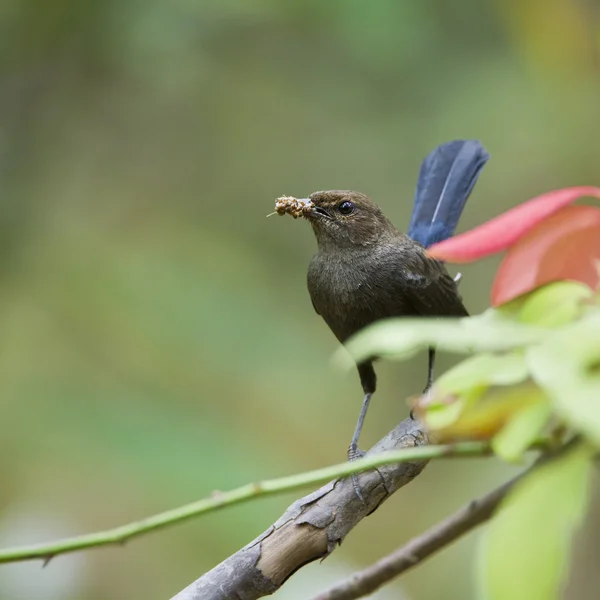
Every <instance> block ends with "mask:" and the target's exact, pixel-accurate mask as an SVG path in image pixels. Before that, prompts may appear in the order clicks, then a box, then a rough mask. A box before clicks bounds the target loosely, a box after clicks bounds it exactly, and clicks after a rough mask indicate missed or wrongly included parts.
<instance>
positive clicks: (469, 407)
mask: <svg viewBox="0 0 600 600" xmlns="http://www.w3.org/2000/svg"><path fill="white" fill-rule="evenodd" d="M543 398H544V393H543V391H542V390H540V388H539V387H537V386H535V385H534V384H533V383H532V382H530V381H528V382H525V383H522V384H519V385H509V386H498V387H492V388H490V389H489V390H487V391H486V392H485V393H483V394H481V397H480V398H477V399H476V401H469V402H467V401H466V400H464V399H463V398H459V399H458V400H456V401H455V402H450V403H448V404H446V405H444V404H443V403H440V404H438V405H434V406H432V407H431V408H428V407H426V406H425V407H424V408H425V410H422V409H421V407H420V406H418V407H417V408H416V409H415V412H416V414H417V415H418V417H419V419H421V420H422V421H424V423H425V424H426V425H427V427H428V428H429V429H430V430H432V431H434V430H435V432H436V438H437V439H439V441H444V442H447V441H454V440H457V439H480V440H482V439H490V438H492V437H493V436H495V435H496V434H497V433H498V432H499V431H500V430H501V429H502V428H503V427H505V426H506V424H507V423H509V422H510V421H511V420H512V419H513V418H514V417H515V415H517V414H518V413H519V412H520V411H521V410H523V409H524V408H525V407H528V406H531V405H532V404H538V403H540V402H541V400H542V399H543ZM424 404H425V402H424Z"/></svg>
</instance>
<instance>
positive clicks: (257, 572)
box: [172, 419, 428, 600]
mask: <svg viewBox="0 0 600 600" xmlns="http://www.w3.org/2000/svg"><path fill="white" fill-rule="evenodd" d="M427 442H428V439H427V435H426V433H425V432H424V431H423V430H422V428H421V425H420V424H419V422H418V421H413V420H411V419H405V420H404V421H402V422H401V423H400V424H399V425H398V426H397V427H395V428H394V429H393V430H392V431H390V433H388V434H387V435H386V436H385V437H384V438H383V439H381V440H380V441H379V442H378V443H377V444H376V445H375V446H373V448H371V449H370V450H369V452H368V454H375V453H378V452H383V451H386V450H394V449H399V448H411V447H415V446H421V445H424V444H427ZM426 464H427V461H416V462H409V463H400V464H396V465H388V466H384V467H379V468H378V469H373V470H371V471H366V472H363V473H361V474H360V475H359V476H358V482H359V486H360V489H361V493H362V496H363V498H364V503H363V501H361V500H360V499H359V498H358V497H357V495H356V493H355V491H354V487H353V485H352V480H351V478H349V477H348V478H345V479H338V480H335V481H331V482H329V483H327V484H325V485H324V486H323V487H321V488H320V489H318V490H317V491H315V492H313V493H311V494H309V495H308V496H305V497H304V498H301V499H300V500H297V501H296V502H294V503H293V504H292V505H291V506H290V507H289V508H288V509H287V510H286V511H285V512H284V513H283V515H282V516H281V517H280V518H279V520H278V521H277V522H276V523H274V524H273V525H272V526H271V527H269V529H267V530H266V531H265V532H263V533H262V534H261V535H259V536H258V537H257V538H256V539H255V540H253V541H252V542H250V543H249V544H248V545H247V546H245V547H244V548H242V549H241V550H239V551H238V552H236V553H235V554H232V555H231V556H230V557H228V558H226V559H225V560H224V561H223V562H222V563H221V564H219V565H217V566H216V567H215V568H214V569H212V570H210V571H209V572H208V573H205V574H204V575H202V576H201V577H200V578H198V579H197V580H196V581H194V582H193V583H191V584H190V585H189V586H188V587H186V588H185V589H184V590H182V591H181V592H179V593H178V594H176V595H175V596H173V598H172V600H255V599H256V598H262V597H264V596H268V595H270V594H272V593H274V592H276V591H277V590H278V589H279V588H280V587H281V586H282V585H283V584H284V583H285V581H286V580H287V579H288V578H289V577H290V576H291V575H292V574H293V573H294V572H295V571H297V570H298V569H300V568H301V567H303V566H304V565H306V564H308V563H310V562H312V561H314V560H317V559H322V558H325V557H326V556H328V555H329V554H330V553H331V552H333V550H334V549H335V548H336V546H338V545H339V544H340V543H341V542H342V540H343V539H344V538H345V537H346V535H348V533H349V532H350V531H351V530H352V528H353V527H355V526H356V525H357V524H358V523H359V522H360V521H361V520H362V519H364V517H366V516H368V515H369V514H371V513H372V512H373V511H375V510H376V509H377V508H379V506H380V505H381V503H382V502H384V501H385V500H386V499H387V498H389V497H390V496H391V495H392V494H393V493H394V492H396V491H397V490H399V489H400V488H401V487H403V486H404V485H406V484H407V483H410V482H411V481H412V480H413V479H414V478H415V477H416V476H417V475H419V473H420V472H421V471H422V470H423V468H424V467H425V465H426Z"/></svg>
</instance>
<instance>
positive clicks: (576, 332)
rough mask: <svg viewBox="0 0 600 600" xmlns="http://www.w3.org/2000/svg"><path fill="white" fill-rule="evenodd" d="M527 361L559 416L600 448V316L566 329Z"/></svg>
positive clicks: (531, 353) (534, 349)
mask: <svg viewBox="0 0 600 600" xmlns="http://www.w3.org/2000/svg"><path fill="white" fill-rule="evenodd" d="M527 361H528V364H529V366H530V368H531V374H532V377H533V378H534V379H535V381H536V382H537V383H538V385H540V386H541V387H542V388H544V389H545V390H546V392H547V393H548V396H549V397H550V398H551V399H552V400H553V402H554V405H555V409H556V412H557V413H558V414H559V415H560V416H561V417H562V418H563V419H564V420H565V421H566V422H567V423H569V424H571V425H572V426H573V427H575V428H576V429H578V430H579V431H581V432H582V433H584V434H585V435H586V436H588V437H589V438H590V439H592V440H593V441H594V442H595V443H596V444H597V445H599V446H600V368H599V366H600V315H598V314H594V315H591V316H590V317H588V318H584V319H582V320H581V321H578V322H577V323H575V324H573V325H571V326H568V327H564V328H562V329H561V330H560V331H557V332H556V334H555V335H552V336H549V338H548V339H547V340H546V342H545V343H544V344H541V345H540V346H537V347H531V348H530V349H529V350H528V351H527Z"/></svg>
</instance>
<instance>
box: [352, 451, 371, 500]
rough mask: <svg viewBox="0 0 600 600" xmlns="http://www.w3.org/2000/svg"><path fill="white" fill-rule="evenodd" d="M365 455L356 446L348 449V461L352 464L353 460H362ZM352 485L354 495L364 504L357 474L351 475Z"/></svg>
mask: <svg viewBox="0 0 600 600" xmlns="http://www.w3.org/2000/svg"><path fill="white" fill-rule="evenodd" d="M366 454H367V453H366V452H365V451H364V450H361V449H360V448H359V447H358V446H357V445H356V444H350V447H349V448H348V460H349V461H350V462H352V461H353V460H358V459H359V458H362V457H363V456H365V455H366ZM351 477H352V485H353V487H354V493H355V494H356V496H357V497H358V499H359V500H360V501H361V502H362V503H363V504H364V503H365V499H364V497H363V495H362V493H361V491H360V486H359V485H358V473H352V475H351Z"/></svg>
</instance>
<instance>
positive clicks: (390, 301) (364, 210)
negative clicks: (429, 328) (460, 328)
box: [280, 140, 489, 497]
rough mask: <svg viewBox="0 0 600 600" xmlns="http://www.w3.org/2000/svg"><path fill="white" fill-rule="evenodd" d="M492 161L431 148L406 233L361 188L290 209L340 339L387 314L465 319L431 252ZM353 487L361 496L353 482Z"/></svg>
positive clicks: (472, 148) (318, 307)
mask: <svg viewBox="0 0 600 600" xmlns="http://www.w3.org/2000/svg"><path fill="white" fill-rule="evenodd" d="M488 159H489V154H488V153H487V151H486V150H485V149H484V147H483V146H482V145H481V143H480V142H479V141H477V140H453V141H451V142H447V143H445V144H442V145H440V146H438V147H437V148H435V149H434V150H432V151H431V152H430V153H429V154H428V155H427V157H426V158H425V159H424V161H423V163H422V165H421V168H420V171H419V176H418V180H417V186H416V191H415V197H414V204H413V211H412V216H411V220H410V224H409V227H408V232H407V234H404V233H402V232H401V231H399V230H398V229H397V228H396V227H395V226H394V225H393V224H392V222H391V221H390V220H389V219H388V218H387V217H386V216H385V215H384V213H383V211H382V210H381V208H379V206H378V205H377V204H376V203H375V202H374V201H373V200H372V199H371V198H370V197H369V196H367V195H366V194H363V193H361V192H357V191H353V190H328V191H318V192H314V193H312V194H311V195H310V196H309V197H308V198H302V199H299V200H297V203H296V204H294V206H295V207H296V211H297V212H296V213H292V212H290V214H294V216H299V215H301V216H303V217H304V218H306V219H307V220H308V221H309V223H310V225H311V226H312V229H313V232H314V234H315V237H316V241H317V252H316V254H315V255H314V256H313V257H312V259H311V261H310V264H309V267H308V274H307V286H308V292H309V295H310V299H311V301H312V304H313V307H314V309H315V311H316V312H317V314H318V315H320V316H321V317H322V318H323V320H324V321H325V323H326V324H327V325H328V326H329V329H330V330H331V331H332V332H333V334H334V335H335V337H336V338H337V339H338V340H339V342H340V343H342V344H345V343H346V342H347V341H348V339H349V338H351V337H352V336H353V335H355V334H356V333H357V332H359V331H360V330H362V329H364V328H365V327H367V326H369V325H371V324H372V323H374V322H376V321H379V320H381V319H385V318H390V317H407V316H411V317H414V316H424V317H426V316H427V317H435V316H444V317H466V316H468V314H469V313H468V312H467V309H466V308H465V306H464V304H463V301H462V298H461V296H460V294H459V292H458V289H457V282H456V281H455V280H454V279H453V278H452V277H451V276H450V274H449V273H448V271H447V269H446V267H445V265H444V264H443V263H442V262H440V261H438V260H435V259H433V258H430V257H429V256H428V255H427V252H426V249H427V248H428V247H429V246H430V245H431V244H433V243H435V242H439V241H442V240H444V239H447V238H448V237H451V236H452V235H453V233H454V230H455V229H456V226H457V224H458V220H459V218H460V215H461V213H462V211H463V208H464V205H465V202H466V201H467V198H468V197H469V195H470V193H471V191H472V189H473V186H474V185H475V182H476V181H477V178H478V176H479V174H480V172H481V170H482V168H483V167H484V165H485V164H486V162H487V161H488ZM294 200H295V199H294ZM298 207H300V208H298ZM284 210H286V208H285V206H284V208H283V209H282V210H281V211H280V214H283V211H284ZM288 212H289V211H288ZM375 358H376V357H373V358H370V359H368V360H363V361H361V362H359V363H358V364H357V365H356V366H357V370H358V374H359V378H360V383H361V386H362V389H363V393H364V396H363V402H362V407H361V410H360V414H359V417H358V420H357V423H356V427H355V429H354V434H353V436H352V440H351V442H350V446H349V448H348V458H349V460H355V459H357V458H360V457H361V456H363V455H364V452H363V451H362V450H360V449H359V447H358V442H359V438H360V434H361V431H362V428H363V425H364V421H365V417H366V414H367V410H368V408H369V403H370V401H371V398H372V396H373V394H374V393H375V391H376V387H377V378H376V374H375V370H374V367H373V362H374V360H375ZM434 364H435V348H429V352H428V369H427V380H426V385H425V388H424V392H423V393H426V392H427V391H428V390H429V388H430V387H431V385H432V381H433V376H434ZM355 490H356V491H357V494H358V495H359V497H361V496H360V492H359V490H358V488H357V484H356V481H355Z"/></svg>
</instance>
